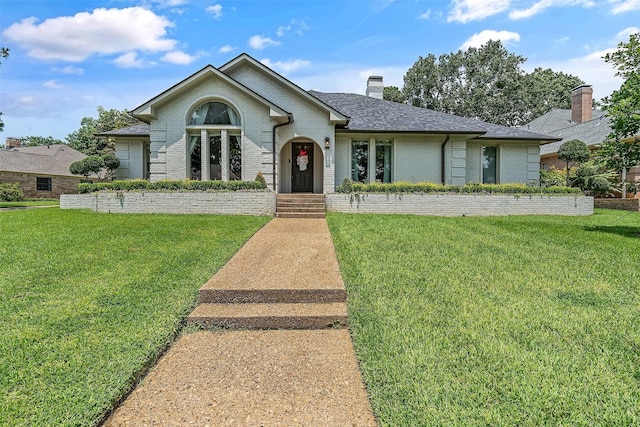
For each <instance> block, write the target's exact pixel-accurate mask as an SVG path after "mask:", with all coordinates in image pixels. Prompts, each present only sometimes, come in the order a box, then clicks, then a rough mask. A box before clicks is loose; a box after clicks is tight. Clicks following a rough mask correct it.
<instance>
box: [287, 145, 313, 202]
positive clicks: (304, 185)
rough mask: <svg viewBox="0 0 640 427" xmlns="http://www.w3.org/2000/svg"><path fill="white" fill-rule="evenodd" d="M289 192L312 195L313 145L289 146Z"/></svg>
mask: <svg viewBox="0 0 640 427" xmlns="http://www.w3.org/2000/svg"><path fill="white" fill-rule="evenodd" d="M291 150H292V153H291V158H292V159H293V164H292V165H291V192H292V193H313V143H312V142H294V143H293V144H291Z"/></svg>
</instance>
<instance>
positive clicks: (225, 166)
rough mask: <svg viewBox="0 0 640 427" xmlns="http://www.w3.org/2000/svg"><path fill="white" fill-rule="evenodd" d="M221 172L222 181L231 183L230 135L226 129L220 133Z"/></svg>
mask: <svg viewBox="0 0 640 427" xmlns="http://www.w3.org/2000/svg"><path fill="white" fill-rule="evenodd" d="M220 171H221V173H222V180H223V181H229V133H228V132H227V130H226V129H222V130H221V131H220Z"/></svg>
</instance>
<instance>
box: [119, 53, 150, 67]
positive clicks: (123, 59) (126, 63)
mask: <svg viewBox="0 0 640 427" xmlns="http://www.w3.org/2000/svg"><path fill="white" fill-rule="evenodd" d="M113 63H114V64H116V65H117V66H118V67H120V68H143V67H144V66H145V65H146V64H145V61H144V60H143V59H141V58H138V54H137V53H135V52H127V53H125V54H122V55H120V56H119V57H117V58H116V59H115V60H114V61H113Z"/></svg>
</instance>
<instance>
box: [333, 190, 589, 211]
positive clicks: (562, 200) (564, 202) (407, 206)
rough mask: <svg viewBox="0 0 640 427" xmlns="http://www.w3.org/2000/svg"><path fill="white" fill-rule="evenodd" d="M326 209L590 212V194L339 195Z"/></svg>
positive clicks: (336, 194) (334, 194)
mask: <svg viewBox="0 0 640 427" xmlns="http://www.w3.org/2000/svg"><path fill="white" fill-rule="evenodd" d="M325 201H326V207H327V211H329V212H345V213H371V214H383V213H393V214H413V215H433V216H503V215H574V216H577V215H591V214H593V197H587V196H574V195H566V196H562V195H540V194H538V195H534V194H526V195H512V194H508V195H497V194H379V193H363V194H353V193H352V194H343V193H332V194H327V195H326V197H325Z"/></svg>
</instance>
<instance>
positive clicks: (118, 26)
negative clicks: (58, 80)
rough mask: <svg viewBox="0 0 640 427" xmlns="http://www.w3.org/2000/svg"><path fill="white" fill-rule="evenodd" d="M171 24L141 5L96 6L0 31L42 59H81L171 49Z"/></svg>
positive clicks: (30, 21) (24, 20)
mask: <svg viewBox="0 0 640 427" xmlns="http://www.w3.org/2000/svg"><path fill="white" fill-rule="evenodd" d="M173 26H174V24H173V23H172V22H170V21H169V20H168V19H167V18H165V17H163V16H158V15H156V14H155V13H153V12H152V11H150V10H147V9H143V8H142V7H129V8H126V9H104V8H100V9H95V10H94V11H93V12H91V13H88V12H81V13H77V14H76V15H74V16H62V17H58V18H50V19H47V20H45V21H44V22H42V23H37V18H35V17H30V18H26V19H23V20H22V21H20V22H18V23H14V24H12V25H10V26H9V27H8V28H7V29H5V30H4V31H3V32H2V34H3V36H4V37H5V38H7V39H8V40H11V41H13V42H14V43H15V44H17V45H19V46H21V47H23V48H25V49H27V51H28V54H29V56H31V57H33V58H36V59H41V60H45V61H46V60H50V61H55V60H63V61H70V62H80V61H83V60H85V59H86V58H88V57H90V56H92V55H109V54H114V53H123V52H131V51H136V50H143V51H149V52H161V51H168V50H172V49H173V48H174V47H175V45H176V41H175V40H171V39H167V38H165V37H166V35H167V28H170V27H173Z"/></svg>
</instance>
